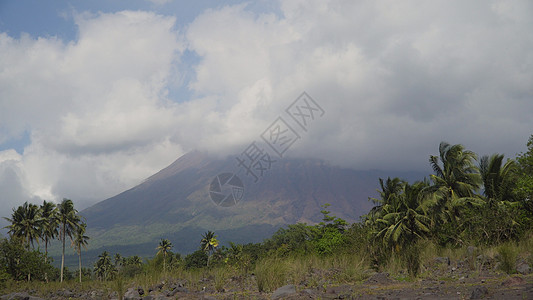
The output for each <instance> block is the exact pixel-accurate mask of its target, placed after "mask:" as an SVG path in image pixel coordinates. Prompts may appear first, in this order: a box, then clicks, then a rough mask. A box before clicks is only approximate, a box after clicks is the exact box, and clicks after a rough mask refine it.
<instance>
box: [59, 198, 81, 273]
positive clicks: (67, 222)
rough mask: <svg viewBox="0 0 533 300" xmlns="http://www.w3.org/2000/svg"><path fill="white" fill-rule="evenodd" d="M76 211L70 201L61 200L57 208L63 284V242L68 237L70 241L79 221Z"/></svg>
mask: <svg viewBox="0 0 533 300" xmlns="http://www.w3.org/2000/svg"><path fill="white" fill-rule="evenodd" d="M77 213H78V211H77V210H76V209H74V203H73V202H72V200H70V199H63V201H62V202H61V203H60V204H59V207H58V220H59V224H60V226H61V228H60V232H59V235H60V239H61V242H62V244H63V252H62V253H61V277H60V278H61V279H60V282H63V269H64V266H65V240H66V237H67V236H69V237H70V239H71V240H72V234H73V233H74V232H75V229H76V227H77V225H78V222H79V221H80V218H79V216H77V215H76V214H77Z"/></svg>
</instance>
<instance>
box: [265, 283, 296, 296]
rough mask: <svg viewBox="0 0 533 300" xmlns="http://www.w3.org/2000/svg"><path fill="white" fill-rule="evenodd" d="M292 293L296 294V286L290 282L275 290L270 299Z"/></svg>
mask: <svg viewBox="0 0 533 300" xmlns="http://www.w3.org/2000/svg"><path fill="white" fill-rule="evenodd" d="M294 294H296V287H295V286H294V285H292V284H289V285H285V286H282V287H280V288H278V289H277V290H275V291H274V293H273V294H272V296H271V297H270V299H282V298H284V297H288V296H291V295H294Z"/></svg>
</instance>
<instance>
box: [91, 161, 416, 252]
mask: <svg viewBox="0 0 533 300" xmlns="http://www.w3.org/2000/svg"><path fill="white" fill-rule="evenodd" d="M238 170H239V169H238V168H237V163H236V160H235V157H229V158H227V159H225V160H216V159H212V158H210V157H209V156H208V155H207V154H205V153H202V152H198V151H193V152H190V153H188V154H186V155H184V156H182V157H180V158H179V159H177V160H176V161H175V162H174V163H172V164H171V165H170V166H168V167H167V168H165V169H163V170H161V171H160V172H158V173H156V174H154V175H153V176H151V177H150V178H148V179H147V180H145V181H144V182H143V183H141V184H139V185H138V186H136V187H134V188H132V189H130V190H127V191H125V192H123V193H121V194H118V195H116V196H114V197H111V198H109V199H107V200H104V201H102V202H99V203H97V204H96V205H94V206H92V207H90V208H87V209H86V210H84V211H82V212H81V215H83V216H84V217H85V218H86V221H87V224H88V229H89V231H88V234H89V236H91V243H90V251H89V252H90V255H89V260H88V261H91V257H96V255H97V254H98V253H100V252H102V251H103V249H107V250H108V251H111V252H113V251H114V250H110V249H117V251H120V252H121V254H123V255H132V254H140V255H145V256H151V255H153V254H154V253H155V250H154V249H155V247H156V245H157V242H158V241H159V239H160V238H168V239H170V240H171V241H172V242H173V244H174V246H175V248H174V251H179V252H181V253H188V252H192V251H194V250H196V249H197V248H198V245H199V241H200V238H201V234H202V233H203V232H205V231H207V230H212V231H215V233H216V234H217V235H218V238H219V240H220V241H221V243H222V244H224V243H225V242H228V241H234V242H239V243H244V242H259V241H262V240H263V239H264V238H266V237H268V236H270V235H271V234H272V233H273V232H274V231H275V230H277V228H279V227H281V226H283V225H286V224H293V223H296V222H305V223H316V222H320V221H321V218H322V215H321V213H320V210H321V207H320V206H321V205H323V204H324V203H330V204H331V207H330V210H331V211H332V214H334V215H336V216H338V217H341V218H343V219H346V220H347V221H349V222H355V221H358V219H359V217H360V216H361V215H363V214H365V213H367V212H368V211H369V210H370V208H371V207H372V203H371V202H370V201H368V197H369V196H374V195H375V194H376V188H377V183H378V177H386V176H393V175H394V176H402V177H404V178H406V179H413V178H415V179H421V178H422V177H418V178H417V177H416V176H419V175H420V174H417V173H404V174H391V173H385V172H380V171H355V170H351V169H343V168H339V167H335V166H331V165H328V164H327V163H325V162H323V161H320V160H314V159H306V160H303V159H281V160H278V161H277V162H276V163H275V164H273V165H272V169H270V170H268V172H265V174H264V177H263V178H262V179H261V180H260V181H259V182H257V183H254V182H253V180H252V178H251V177H250V176H246V175H245V173H244V172H240V173H238V176H239V177H240V178H241V179H242V180H243V182H244V186H245V192H244V193H245V194H244V198H243V199H242V200H241V201H240V202H239V203H238V204H237V205H235V206H231V207H221V206H217V205H215V203H214V202H212V201H211V199H210V197H209V186H210V183H211V181H212V180H213V178H215V176H216V175H217V174H220V173H222V172H236V171H238Z"/></svg>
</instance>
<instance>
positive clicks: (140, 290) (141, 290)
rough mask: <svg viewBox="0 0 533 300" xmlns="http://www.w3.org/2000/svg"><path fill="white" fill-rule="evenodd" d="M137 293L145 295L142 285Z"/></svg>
mask: <svg viewBox="0 0 533 300" xmlns="http://www.w3.org/2000/svg"><path fill="white" fill-rule="evenodd" d="M137 293H138V294H139V296H142V295H144V289H143V288H142V287H138V288H137Z"/></svg>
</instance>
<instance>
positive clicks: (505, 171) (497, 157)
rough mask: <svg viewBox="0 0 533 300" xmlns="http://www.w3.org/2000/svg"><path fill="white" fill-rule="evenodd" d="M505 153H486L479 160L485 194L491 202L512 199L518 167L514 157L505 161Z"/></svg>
mask: <svg viewBox="0 0 533 300" xmlns="http://www.w3.org/2000/svg"><path fill="white" fill-rule="evenodd" d="M503 158H504V156H503V154H493V155H491V156H490V157H489V156H487V155H484V156H483V157H481V159H480V161H479V172H480V174H481V179H482V180H483V195H484V196H485V198H486V199H487V201H488V202H489V204H491V205H492V204H494V203H493V202H494V201H504V200H511V199H512V195H511V193H512V185H511V183H513V182H514V178H513V176H514V175H515V174H516V173H515V172H516V171H517V169H518V166H517V164H516V162H515V161H514V160H512V159H509V160H507V161H506V162H505V163H503ZM509 187H511V188H509Z"/></svg>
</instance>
